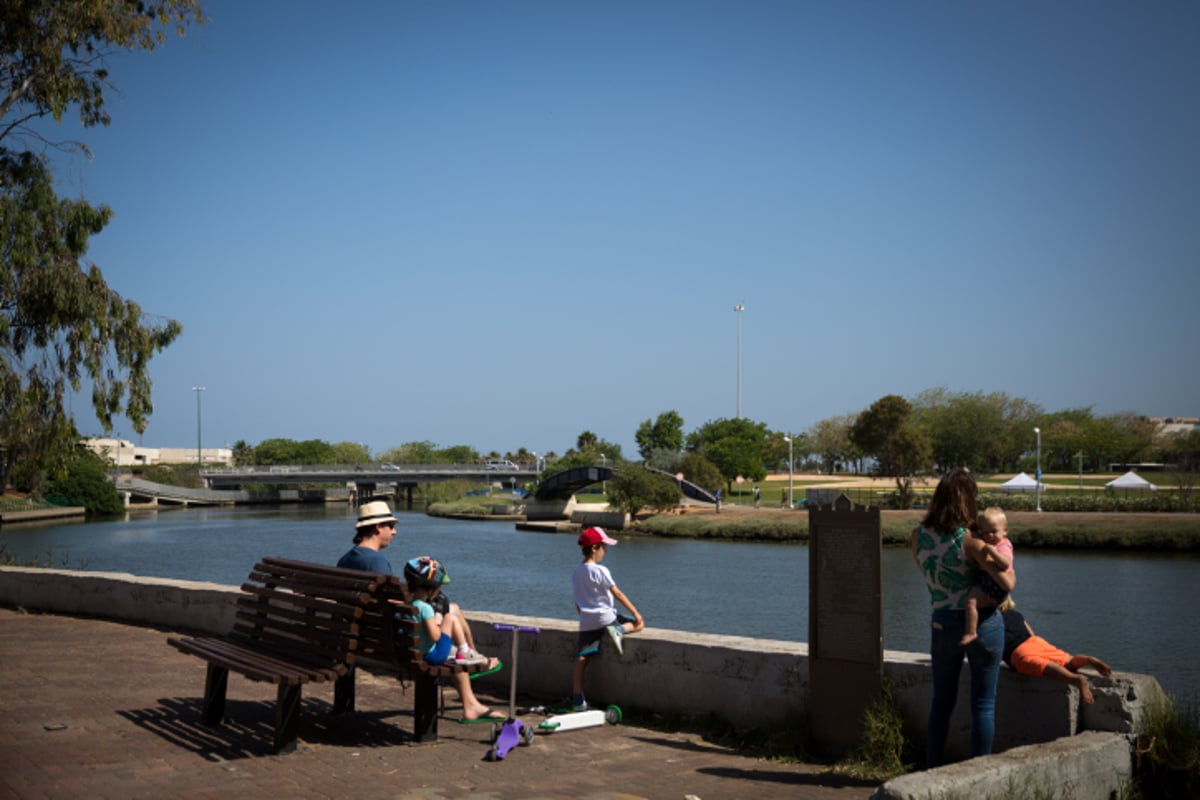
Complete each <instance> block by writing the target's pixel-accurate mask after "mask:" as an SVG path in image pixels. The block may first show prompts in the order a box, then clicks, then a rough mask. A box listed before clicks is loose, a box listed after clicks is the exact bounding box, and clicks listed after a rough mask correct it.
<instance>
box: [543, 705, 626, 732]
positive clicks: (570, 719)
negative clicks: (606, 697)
mask: <svg viewBox="0 0 1200 800" xmlns="http://www.w3.org/2000/svg"><path fill="white" fill-rule="evenodd" d="M620 721H621V709H619V708H617V707H616V706H609V707H608V708H607V709H599V708H593V709H589V710H587V711H572V712H569V713H565V714H554V715H553V716H550V717H548V718H547V719H546V721H545V722H542V723H540V724H538V730H539V731H544V732H546V733H554V732H557V731H573V730H578V729H579V728H591V727H595V726H596V725H603V724H604V723H606V722H607V723H609V724H612V725H616V724H617V723H618V722H620Z"/></svg>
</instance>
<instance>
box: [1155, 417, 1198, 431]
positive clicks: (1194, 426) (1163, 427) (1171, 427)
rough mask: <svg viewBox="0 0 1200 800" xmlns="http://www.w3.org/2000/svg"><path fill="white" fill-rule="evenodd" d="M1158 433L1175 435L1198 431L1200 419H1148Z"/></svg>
mask: <svg viewBox="0 0 1200 800" xmlns="http://www.w3.org/2000/svg"><path fill="white" fill-rule="evenodd" d="M1150 421H1151V422H1153V423H1154V424H1155V425H1157V426H1158V432H1159V433H1165V434H1176V433H1188V432H1190V431H1200V417H1150Z"/></svg>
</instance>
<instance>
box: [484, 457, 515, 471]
mask: <svg viewBox="0 0 1200 800" xmlns="http://www.w3.org/2000/svg"><path fill="white" fill-rule="evenodd" d="M484 466H485V468H486V469H514V470H515V469H520V467H518V466H517V465H516V464H514V463H513V462H511V461H509V460H508V459H507V458H505V459H500V460H498V461H489V462H487V464H485V465H484Z"/></svg>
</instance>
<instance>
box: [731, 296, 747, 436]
mask: <svg viewBox="0 0 1200 800" xmlns="http://www.w3.org/2000/svg"><path fill="white" fill-rule="evenodd" d="M745 310H746V307H745V306H744V305H742V304H741V303H738V304H737V305H736V306H734V307H733V311H734V313H735V314H737V418H738V419H741V418H742V312H743V311H745Z"/></svg>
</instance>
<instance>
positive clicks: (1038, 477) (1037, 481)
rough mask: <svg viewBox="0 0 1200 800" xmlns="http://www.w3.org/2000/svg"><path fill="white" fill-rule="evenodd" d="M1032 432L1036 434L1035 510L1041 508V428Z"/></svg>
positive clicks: (1039, 510)
mask: <svg viewBox="0 0 1200 800" xmlns="http://www.w3.org/2000/svg"><path fill="white" fill-rule="evenodd" d="M1033 432H1034V433H1035V434H1037V478H1036V480H1035V481H1034V482H1035V483H1036V484H1037V510H1038V512H1041V510H1042V429H1041V428H1034V429H1033Z"/></svg>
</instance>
